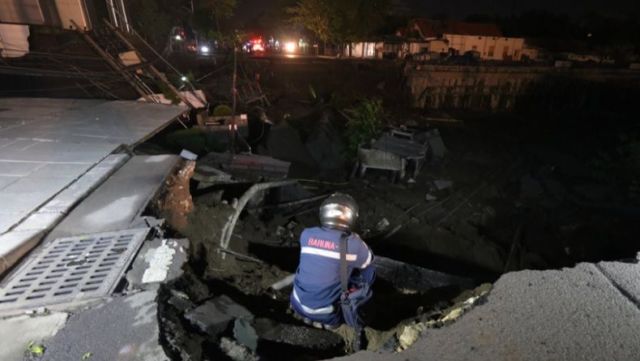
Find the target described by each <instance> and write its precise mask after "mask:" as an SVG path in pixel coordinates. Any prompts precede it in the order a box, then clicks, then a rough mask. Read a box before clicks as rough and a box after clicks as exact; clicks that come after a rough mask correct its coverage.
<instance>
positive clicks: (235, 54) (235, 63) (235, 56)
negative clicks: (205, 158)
mask: <svg viewBox="0 0 640 361" xmlns="http://www.w3.org/2000/svg"><path fill="white" fill-rule="evenodd" d="M237 85H238V46H237V44H236V39H235V38H234V39H233V84H232V85H231V101H232V104H233V106H232V108H231V153H232V154H235V152H236V136H237V134H236V107H237V105H238V104H237V103H238V101H237V95H238V89H237Z"/></svg>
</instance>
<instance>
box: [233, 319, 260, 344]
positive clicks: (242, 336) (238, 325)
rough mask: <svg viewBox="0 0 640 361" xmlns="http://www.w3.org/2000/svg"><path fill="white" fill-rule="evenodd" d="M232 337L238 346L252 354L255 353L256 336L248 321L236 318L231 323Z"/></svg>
mask: <svg viewBox="0 0 640 361" xmlns="http://www.w3.org/2000/svg"><path fill="white" fill-rule="evenodd" d="M233 337H234V338H235V339H236V341H238V343H239V344H241V345H243V346H245V347H247V348H248V349H249V350H251V351H253V352H256V349H257V348H258V334H257V333H256V330H255V329H254V328H253V326H252V325H251V321H250V320H247V319H242V318H236V320H235V321H234V322H233Z"/></svg>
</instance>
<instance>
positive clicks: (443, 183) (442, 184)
mask: <svg viewBox="0 0 640 361" xmlns="http://www.w3.org/2000/svg"><path fill="white" fill-rule="evenodd" d="M433 185H434V186H435V187H436V189H437V190H439V191H442V190H445V189H449V188H451V187H453V182H452V181H450V180H445V179H438V180H435V181H433Z"/></svg>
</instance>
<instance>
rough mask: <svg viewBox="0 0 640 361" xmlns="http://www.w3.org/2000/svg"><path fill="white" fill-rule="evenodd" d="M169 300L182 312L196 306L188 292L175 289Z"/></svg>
mask: <svg viewBox="0 0 640 361" xmlns="http://www.w3.org/2000/svg"><path fill="white" fill-rule="evenodd" d="M167 302H168V303H169V304H170V305H172V306H173V307H175V308H176V309H177V310H178V311H180V312H182V313H184V312H186V311H187V310H191V309H193V308H194V306H195V305H194V304H193V302H191V300H190V299H189V296H187V294H185V293H183V292H180V291H177V290H173V289H172V290H171V297H169V300H168V301H167Z"/></svg>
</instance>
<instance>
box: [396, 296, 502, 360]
mask: <svg viewBox="0 0 640 361" xmlns="http://www.w3.org/2000/svg"><path fill="white" fill-rule="evenodd" d="M490 289H491V288H490V287H488V286H485V285H483V286H480V287H478V288H477V289H476V290H475V291H474V296H472V297H469V298H467V299H466V300H464V301H463V302H460V303H458V304H456V305H454V306H453V307H451V308H450V309H449V310H448V312H446V313H445V315H444V316H442V317H440V318H438V319H436V320H429V321H425V322H416V323H413V324H410V325H406V326H404V327H403V328H402V329H401V330H400V331H399V332H398V334H397V335H396V336H397V338H398V346H397V348H396V352H402V351H405V350H407V349H408V348H409V347H411V346H413V344H414V343H415V342H416V341H418V339H419V338H420V336H421V335H422V334H423V333H424V332H425V331H426V330H427V329H430V328H435V327H441V326H443V325H446V324H449V323H452V322H455V321H456V320H458V319H459V318H460V317H461V316H462V315H463V314H465V313H466V312H467V311H469V310H470V309H471V308H472V307H473V306H475V305H476V304H477V303H478V301H479V300H480V299H482V298H483V297H484V296H486V295H487V294H488V293H489V291H490Z"/></svg>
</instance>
